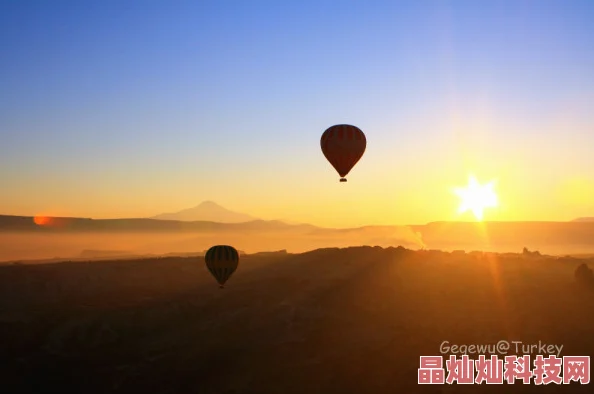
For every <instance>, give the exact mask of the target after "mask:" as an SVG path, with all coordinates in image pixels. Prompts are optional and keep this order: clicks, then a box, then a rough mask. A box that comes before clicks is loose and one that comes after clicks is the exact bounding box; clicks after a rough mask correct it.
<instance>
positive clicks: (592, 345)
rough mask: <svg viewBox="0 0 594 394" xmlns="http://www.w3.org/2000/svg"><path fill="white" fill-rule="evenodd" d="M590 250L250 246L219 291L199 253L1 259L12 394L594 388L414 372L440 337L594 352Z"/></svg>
mask: <svg viewBox="0 0 594 394" xmlns="http://www.w3.org/2000/svg"><path fill="white" fill-rule="evenodd" d="M583 262H586V263H590V265H591V266H592V262H591V261H588V260H586V259H570V258H565V259H558V258H554V257H538V256H536V257H526V256H522V255H520V254H518V255H495V254H489V255H482V254H475V255H469V254H460V253H458V254H456V253H454V254H449V253H440V252H422V251H419V252H414V251H409V250H406V249H402V248H388V249H382V248H379V247H377V248H370V247H361V248H348V249H321V250H316V251H312V252H308V253H303V254H296V255H292V254H282V253H279V254H270V255H247V256H245V257H243V258H242V260H241V261H240V268H239V270H238V271H237V272H236V273H235V275H234V276H233V277H232V278H231V280H230V281H229V283H228V286H227V288H225V289H223V290H220V289H219V288H218V286H217V285H216V284H215V282H214V280H213V279H212V278H211V277H210V275H209V274H208V273H207V272H206V269H205V267H204V264H203V261H202V260H201V259H200V258H196V257H192V258H160V259H150V260H148V259H147V260H130V261H110V262H105V261H103V262H88V263H85V262H64V263H56V264H44V265H33V266H27V265H13V266H4V267H0V335H1V336H0V338H1V343H2V345H1V349H0V350H1V351H0V364H1V365H3V367H2V369H1V373H0V374H1V375H2V381H1V385H2V386H1V387H2V392H5V393H10V394H13V393H66V392H78V393H85V394H93V393H112V392H113V393H163V394H165V393H184V394H190V393H197V394H209V393H221V394H225V393H227V394H230V393H235V394H255V393H263V394H264V393H266V394H268V393H286V394H292V393H295V394H296V393H302V394H314V393H324V394H327V393H377V394H379V393H405V394H412V393H442V392H446V393H450V392H465V393H471V392H472V393H474V392H476V393H489V392H497V393H519V392H526V393H531V392H535V393H550V392H560V393H592V392H593V391H592V387H594V386H592V385H591V384H590V385H585V386H582V385H576V384H571V385H563V386H556V385H553V386H546V387H542V386H538V387H537V386H534V385H529V386H527V385H521V384H516V385H513V386H512V385H505V386H499V385H488V386H487V385H484V384H483V385H481V386H478V385H467V386H461V385H460V386H457V385H445V386H419V385H418V384H417V368H418V367H419V356H421V355H438V354H439V347H440V344H441V343H442V342H443V341H450V342H452V343H457V344H472V343H475V344H487V343H496V342H498V341H499V340H502V339H507V340H510V341H511V340H519V341H523V342H524V343H538V341H542V342H545V343H549V344H557V345H563V346H564V348H563V352H562V354H561V355H588V356H592V355H594V315H593V312H594V293H592V292H589V291H587V290H584V289H581V288H580V287H579V286H578V285H577V284H576V280H575V278H574V275H573V274H574V270H575V269H576V267H577V266H578V265H579V264H581V263H583ZM511 353H513V352H511Z"/></svg>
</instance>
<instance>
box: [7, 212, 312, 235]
mask: <svg viewBox="0 0 594 394" xmlns="http://www.w3.org/2000/svg"><path fill="white" fill-rule="evenodd" d="M316 228H317V227H315V226H312V225H309V224H301V225H291V224H287V223H284V222H281V221H279V220H259V219H257V220H251V221H248V222H240V223H221V222H213V221H205V220H198V221H192V222H189V221H182V220H162V219H161V220H159V219H134V218H131V219H83V218H66V217H44V218H43V222H36V219H35V218H33V217H31V216H9V215H0V232H9V231H22V232H27V231H36V232H85V231H86V232H108V233H109V232H168V233H183V232H195V233H196V232H198V233H221V232H240V233H252V232H272V233H276V232H279V231H280V232H294V233H303V232H308V231H311V230H312V229H316Z"/></svg>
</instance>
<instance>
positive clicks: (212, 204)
mask: <svg viewBox="0 0 594 394" xmlns="http://www.w3.org/2000/svg"><path fill="white" fill-rule="evenodd" d="M198 207H219V208H222V207H221V206H220V205H219V204H217V203H216V202H214V201H211V200H205V201H202V202H201V203H200V204H198V205H196V206H195V208H198Z"/></svg>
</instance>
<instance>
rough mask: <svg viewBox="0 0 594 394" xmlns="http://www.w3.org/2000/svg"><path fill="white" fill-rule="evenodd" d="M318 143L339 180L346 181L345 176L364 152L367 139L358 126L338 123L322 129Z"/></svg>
mask: <svg viewBox="0 0 594 394" xmlns="http://www.w3.org/2000/svg"><path fill="white" fill-rule="evenodd" d="M320 145H321V146H322V153H324V156H325V157H326V159H327V160H328V161H329V162H330V164H332V167H334V169H335V170H336V171H337V172H338V175H340V177H341V179H340V181H341V182H346V178H345V176H347V174H348V173H349V172H350V171H351V170H352V169H353V167H354V166H355V164H357V162H358V161H359V160H360V159H361V157H362V156H363V153H365V148H366V147H367V139H366V138H365V134H363V132H362V131H361V129H359V128H358V127H355V126H352V125H348V124H339V125H335V126H332V127H329V128H328V129H326V131H324V134H322V138H321V140H320Z"/></svg>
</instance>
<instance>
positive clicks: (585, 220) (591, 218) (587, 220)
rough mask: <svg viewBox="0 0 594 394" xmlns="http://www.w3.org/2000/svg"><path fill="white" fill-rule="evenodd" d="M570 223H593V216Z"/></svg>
mask: <svg viewBox="0 0 594 394" xmlns="http://www.w3.org/2000/svg"><path fill="white" fill-rule="evenodd" d="M572 222H594V216H592V217H584V218H577V219H573V220H572Z"/></svg>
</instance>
